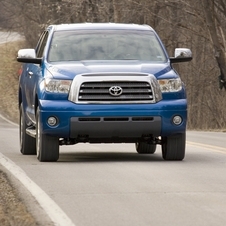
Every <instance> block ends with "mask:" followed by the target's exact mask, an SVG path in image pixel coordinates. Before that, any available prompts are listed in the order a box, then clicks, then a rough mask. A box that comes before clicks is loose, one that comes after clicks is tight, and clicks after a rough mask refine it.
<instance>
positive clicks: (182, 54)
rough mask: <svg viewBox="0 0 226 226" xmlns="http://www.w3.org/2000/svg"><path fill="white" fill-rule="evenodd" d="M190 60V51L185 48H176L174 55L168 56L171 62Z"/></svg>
mask: <svg viewBox="0 0 226 226" xmlns="http://www.w3.org/2000/svg"><path fill="white" fill-rule="evenodd" d="M191 60H192V52H191V50H190V49H187V48H176V49H175V52H174V57H170V62H171V63H180V62H187V61H191Z"/></svg>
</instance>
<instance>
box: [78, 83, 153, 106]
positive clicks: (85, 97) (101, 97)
mask: <svg viewBox="0 0 226 226" xmlns="http://www.w3.org/2000/svg"><path fill="white" fill-rule="evenodd" d="M114 86H117V87H121V88H122V94H121V95H119V96H112V95H111V94H110V92H109V89H110V88H111V87H114ZM153 99H154V97H153V91H152V88H151V86H150V84H149V83H148V82H139V81H138V82H137V81H131V82H128V81H125V82H124V81H118V82H117V81H113V82H111V81H107V82H103V81H102V82H84V83H82V84H81V86H80V89H79V95H78V100H79V101H87V102H89V101H91V102H92V101H98V102H101V101H109V102H123V101H138V102H139V101H153Z"/></svg>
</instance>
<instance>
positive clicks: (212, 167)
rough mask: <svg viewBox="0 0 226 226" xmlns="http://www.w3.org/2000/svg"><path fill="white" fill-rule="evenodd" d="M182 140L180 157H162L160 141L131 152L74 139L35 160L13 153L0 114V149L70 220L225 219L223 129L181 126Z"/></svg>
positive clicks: (204, 224)
mask: <svg viewBox="0 0 226 226" xmlns="http://www.w3.org/2000/svg"><path fill="white" fill-rule="evenodd" d="M187 141H188V142H187V148H186V151H187V152H186V158H185V160H184V161H182V162H167V161H163V160H162V157H161V151H160V147H159V148H158V150H157V152H156V153H155V154H154V155H138V154H137V153H136V152H135V147H134V145H133V144H102V145H97V144H95V145H90V144H78V145H75V146H67V147H65V146H64V147H62V148H61V149H60V158H59V161H58V162H56V163H40V162H38V160H37V159H36V156H23V155H21V154H20V153H19V139H18V127H17V126H16V125H11V124H9V123H7V122H5V121H4V120H3V119H1V118H0V143H1V146H0V152H1V153H2V155H3V156H5V157H6V158H8V159H10V160H12V161H13V162H14V163H15V164H16V165H17V166H18V167H20V168H21V169H22V170H23V171H24V172H25V173H26V175H27V176H28V177H29V178H30V179H31V180H32V181H33V182H34V183H35V184H36V185H37V186H38V187H40V188H41V189H42V190H43V191H44V192H45V193H46V194H47V195H48V197H49V198H50V199H51V200H53V201H54V203H56V204H57V205H58V206H59V207H60V209H61V210H62V211H63V212H64V213H65V214H66V215H67V217H68V218H69V219H71V220H72V222H73V224H74V225H76V226H94V225H95V226H116V225H117V226H138V225H139V226H146V225H147V226H166V225H167V226H171V225H172V226H182V225H183V226H190V225H194V226H213V225H214V226H223V225H226V144H225V141H226V133H220V132H219V133H216V132H193V131H189V132H187ZM17 186H20V189H21V187H22V188H23V185H20V184H19V183H18V185H17ZM24 189H25V188H24ZM32 205H34V206H35V205H37V203H33V204H31V206H32ZM47 214H48V213H47ZM65 226H66V225H65Z"/></svg>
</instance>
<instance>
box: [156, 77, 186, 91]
mask: <svg viewBox="0 0 226 226" xmlns="http://www.w3.org/2000/svg"><path fill="white" fill-rule="evenodd" d="M158 82H159V85H160V89H161V91H162V93H169V92H178V91H180V90H181V89H182V82H181V80H180V78H176V79H161V80H158Z"/></svg>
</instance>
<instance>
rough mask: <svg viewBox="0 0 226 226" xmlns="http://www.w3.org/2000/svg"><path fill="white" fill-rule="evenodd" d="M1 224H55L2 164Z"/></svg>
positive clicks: (8, 225)
mask: <svg viewBox="0 0 226 226" xmlns="http://www.w3.org/2000/svg"><path fill="white" fill-rule="evenodd" d="M0 225H1V226H53V223H52V222H51V221H50V219H49V218H48V217H47V215H46V214H45V212H44V211H43V209H42V208H41V207H40V206H39V204H38V203H37V202H36V200H35V199H34V198H33V197H32V195H31V194H30V193H29V191H28V190H27V189H26V188H24V186H23V185H21V184H20V182H19V181H17V179H16V178H15V177H14V176H13V175H11V174H10V173H9V172H8V171H7V170H6V169H5V168H4V167H2V166H1V165H0Z"/></svg>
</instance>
